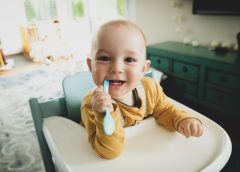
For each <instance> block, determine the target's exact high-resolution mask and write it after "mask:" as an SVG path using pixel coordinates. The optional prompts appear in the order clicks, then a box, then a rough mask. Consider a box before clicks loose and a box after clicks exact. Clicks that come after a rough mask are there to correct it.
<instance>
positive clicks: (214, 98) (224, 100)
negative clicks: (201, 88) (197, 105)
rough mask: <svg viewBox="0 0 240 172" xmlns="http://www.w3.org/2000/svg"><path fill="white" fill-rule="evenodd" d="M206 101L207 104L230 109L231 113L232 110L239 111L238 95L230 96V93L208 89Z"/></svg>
mask: <svg viewBox="0 0 240 172" xmlns="http://www.w3.org/2000/svg"><path fill="white" fill-rule="evenodd" d="M205 99H206V101H207V102H210V103H213V104H215V105H218V106H221V107H225V108H229V112H230V113H231V109H237V107H238V106H239V103H240V102H239V100H238V99H239V98H237V97H236V95H230V94H228V93H224V92H221V91H218V90H215V89H212V88H206V90H205ZM238 109H239V108H238Z"/></svg>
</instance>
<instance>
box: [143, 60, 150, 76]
mask: <svg viewBox="0 0 240 172" xmlns="http://www.w3.org/2000/svg"><path fill="white" fill-rule="evenodd" d="M150 64H151V61H150V60H145V62H144V64H143V69H142V72H143V73H145V72H147V71H148V69H149V67H150Z"/></svg>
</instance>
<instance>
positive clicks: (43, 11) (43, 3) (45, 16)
mask: <svg viewBox="0 0 240 172" xmlns="http://www.w3.org/2000/svg"><path fill="white" fill-rule="evenodd" d="M24 6H25V12H26V17H27V20H28V21H29V22H32V21H39V20H51V19H55V18H57V9H56V2H55V0H24Z"/></svg>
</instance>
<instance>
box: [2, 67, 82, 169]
mask: <svg viewBox="0 0 240 172" xmlns="http://www.w3.org/2000/svg"><path fill="white" fill-rule="evenodd" d="M80 70H81V69H79V71H80ZM79 71H77V70H76V71H74V72H79ZM72 73H73V71H72V70H71V72H70V71H69V69H68V68H66V67H65V68H62V67H61V66H58V67H56V66H55V67H53V66H51V65H50V66H45V67H43V68H41V69H38V70H33V71H30V72H25V73H20V74H12V75H6V76H0V172H13V171H16V172H44V171H45V170H44V166H43V161H42V157H41V154H40V149H39V145H38V141H37V137H36V133H35V128H34V124H33V119H32V116H31V111H30V107H29V103H28V100H29V99H30V98H31V97H36V98H38V99H39V100H40V101H45V100H49V99H53V98H57V97H61V96H63V93H62V80H63V78H64V77H66V76H67V75H70V74H72Z"/></svg>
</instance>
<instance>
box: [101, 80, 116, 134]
mask: <svg viewBox="0 0 240 172" xmlns="http://www.w3.org/2000/svg"><path fill="white" fill-rule="evenodd" d="M108 90H109V80H104V81H103V91H104V92H106V93H108ZM105 113H106V114H105V116H104V119H103V131H104V133H105V134H106V135H112V134H113V132H114V130H115V123H114V120H113V118H112V115H111V113H110V109H109V107H106V112H105Z"/></svg>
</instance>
